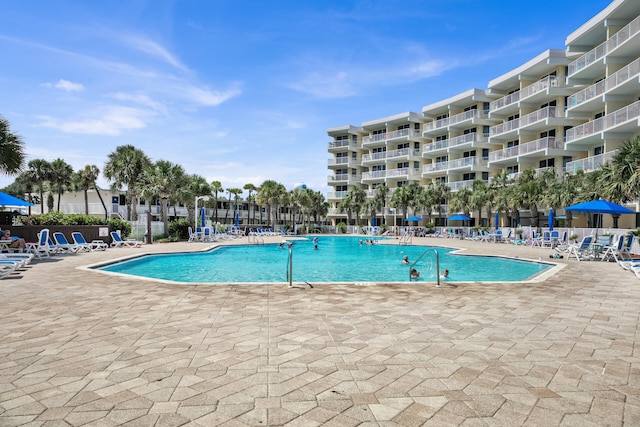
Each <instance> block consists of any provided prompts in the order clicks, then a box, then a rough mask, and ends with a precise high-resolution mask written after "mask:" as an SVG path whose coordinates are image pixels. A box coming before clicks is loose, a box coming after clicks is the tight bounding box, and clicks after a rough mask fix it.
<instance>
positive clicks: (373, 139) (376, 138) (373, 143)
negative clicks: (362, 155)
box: [362, 133, 387, 148]
mask: <svg viewBox="0 0 640 427" xmlns="http://www.w3.org/2000/svg"><path fill="white" fill-rule="evenodd" d="M386 143H387V134H386V133H379V134H377V135H370V136H365V137H364V138H362V147H363V148H364V147H379V146H384V145H385V144H386Z"/></svg>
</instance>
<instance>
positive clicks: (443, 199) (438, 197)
mask: <svg viewBox="0 0 640 427" xmlns="http://www.w3.org/2000/svg"><path fill="white" fill-rule="evenodd" d="M432 189H433V198H434V200H435V202H436V204H435V206H434V207H435V208H436V210H437V211H438V222H439V223H440V224H442V205H443V204H446V203H447V200H448V199H449V194H451V188H450V187H449V186H448V185H447V184H446V183H444V182H442V181H438V182H436V183H434V184H433V187H432Z"/></svg>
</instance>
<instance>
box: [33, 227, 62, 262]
mask: <svg viewBox="0 0 640 427" xmlns="http://www.w3.org/2000/svg"><path fill="white" fill-rule="evenodd" d="M27 251H28V252H30V253H32V254H34V255H35V256H37V257H38V259H42V257H51V255H53V254H54V253H55V252H56V251H55V249H53V248H52V247H51V246H49V229H48V228H43V229H42V230H40V232H39V233H38V241H37V242H36V243H27Z"/></svg>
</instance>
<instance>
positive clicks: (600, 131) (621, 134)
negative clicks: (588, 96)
mask: <svg viewBox="0 0 640 427" xmlns="http://www.w3.org/2000/svg"><path fill="white" fill-rule="evenodd" d="M638 117H640V101H638V102H634V103H633V104H631V105H628V106H626V107H624V108H621V109H619V110H617V111H614V112H613V113H611V114H607V115H606V116H604V117H600V118H599V119H595V120H591V121H590V122H587V123H585V124H582V125H579V126H576V127H574V128H571V129H569V130H568V131H567V139H566V142H567V149H569V148H570V146H571V147H580V146H587V147H588V146H590V145H592V144H594V143H596V142H598V143H599V142H600V141H602V140H603V139H605V138H606V137H607V135H606V132H615V135H612V136H611V137H615V138H616V139H630V138H631V137H632V136H633V133H634V132H637V130H638V126H640V122H639V121H638Z"/></svg>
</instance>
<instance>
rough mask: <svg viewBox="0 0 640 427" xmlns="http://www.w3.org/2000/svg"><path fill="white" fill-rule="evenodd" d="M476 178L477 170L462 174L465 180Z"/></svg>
mask: <svg viewBox="0 0 640 427" xmlns="http://www.w3.org/2000/svg"><path fill="white" fill-rule="evenodd" d="M474 179H476V173H475V172H471V173H465V174H463V175H462V180H463V181H473V180H474Z"/></svg>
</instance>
